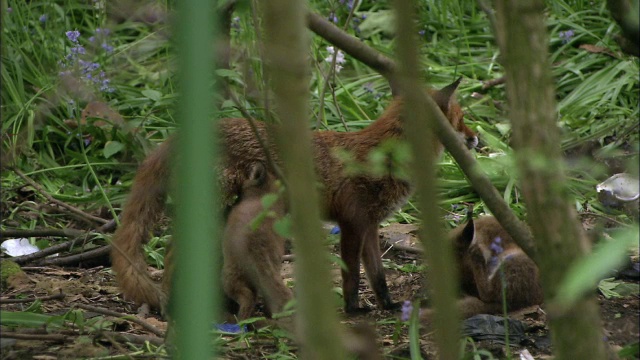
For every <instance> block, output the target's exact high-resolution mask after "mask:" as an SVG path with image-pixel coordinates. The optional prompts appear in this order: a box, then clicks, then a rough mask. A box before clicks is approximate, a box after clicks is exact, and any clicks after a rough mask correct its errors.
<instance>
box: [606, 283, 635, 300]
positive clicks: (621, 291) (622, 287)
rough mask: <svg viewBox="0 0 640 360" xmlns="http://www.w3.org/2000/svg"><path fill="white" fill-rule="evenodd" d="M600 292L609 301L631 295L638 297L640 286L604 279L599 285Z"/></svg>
mask: <svg viewBox="0 0 640 360" xmlns="http://www.w3.org/2000/svg"><path fill="white" fill-rule="evenodd" d="M598 290H600V292H601V293H602V295H604V297H606V298H607V299H611V298H622V297H626V296H630V295H637V294H638V291H640V285H638V284H635V283H626V282H624V281H621V280H615V279H614V278H607V279H602V280H600V282H599V283H598Z"/></svg>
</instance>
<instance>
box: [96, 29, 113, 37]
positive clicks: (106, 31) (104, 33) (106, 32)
mask: <svg viewBox="0 0 640 360" xmlns="http://www.w3.org/2000/svg"><path fill="white" fill-rule="evenodd" d="M96 34H98V35H102V36H109V34H111V30H109V29H103V28H97V29H96Z"/></svg>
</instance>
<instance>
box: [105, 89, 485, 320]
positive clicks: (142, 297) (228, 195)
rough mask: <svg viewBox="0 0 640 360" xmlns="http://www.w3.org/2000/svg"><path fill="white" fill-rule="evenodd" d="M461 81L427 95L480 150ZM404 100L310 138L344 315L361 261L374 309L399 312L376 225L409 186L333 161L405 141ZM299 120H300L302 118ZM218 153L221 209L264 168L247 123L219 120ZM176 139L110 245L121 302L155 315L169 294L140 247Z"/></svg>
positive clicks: (162, 193)
mask: <svg viewBox="0 0 640 360" xmlns="http://www.w3.org/2000/svg"><path fill="white" fill-rule="evenodd" d="M460 80H461V79H458V80H457V81H455V82H454V83H452V84H450V85H448V86H446V87H444V88H443V89H440V90H430V91H429V94H430V95H431V97H432V98H433V100H434V101H435V102H436V104H437V105H438V106H439V107H440V109H441V110H442V112H443V113H444V114H445V115H446V117H447V118H448V119H449V122H450V123H451V126H453V128H454V129H455V130H456V131H458V132H459V133H460V134H461V137H462V138H463V139H464V140H465V141H466V143H467V145H468V146H469V147H471V146H475V144H477V138H476V135H475V133H474V132H473V131H472V130H471V129H469V128H468V127H467V126H466V125H465V124H464V122H463V119H462V116H463V113H462V109H461V108H460V106H459V105H458V104H457V102H456V100H455V90H456V89H457V87H458V85H459V83H460ZM403 108H404V107H403V101H402V99H401V98H396V99H394V100H393V101H392V102H391V104H390V105H389V107H388V108H387V109H386V110H385V111H384V113H383V114H382V115H381V116H380V117H379V118H378V119H377V120H376V121H374V122H373V123H372V124H371V125H370V126H368V127H367V128H365V129H362V130H360V131H354V132H335V131H316V132H314V133H313V139H312V141H313V143H312V146H313V153H314V163H315V169H316V173H317V176H318V179H319V180H320V182H321V184H322V187H321V190H320V193H321V203H322V206H323V209H324V214H325V216H326V217H327V218H328V219H330V220H334V221H336V222H337V223H338V225H339V226H340V229H341V235H340V248H341V255H342V259H343V261H344V262H345V264H346V270H343V271H342V280H343V284H342V287H343V295H344V299H345V311H346V312H355V311H357V310H359V309H360V308H359V304H358V284H359V278H360V272H359V269H360V259H362V261H363V262H364V267H365V271H366V273H367V277H368V278H369V282H370V284H371V286H372V288H373V290H374V293H375V296H376V299H377V302H378V306H380V307H382V308H384V309H390V308H395V307H397V304H394V303H393V302H392V301H391V297H390V296H389V290H388V288H387V283H386V280H385V273H384V268H383V266H382V259H381V252H380V246H379V239H378V226H379V224H380V222H381V221H382V220H384V219H385V218H386V217H387V216H389V215H390V214H391V213H392V212H393V211H394V210H396V209H397V208H398V207H400V206H401V205H403V204H404V202H405V201H406V200H407V198H408V197H409V195H410V194H411V193H412V185H411V183H410V182H408V181H407V180H406V179H400V178H397V177H394V175H393V174H386V175H381V176H373V175H366V174H360V175H348V174H346V173H345V171H344V167H345V164H344V162H343V161H342V160H340V159H339V158H338V157H336V155H335V150H336V149H343V150H346V151H349V152H350V153H351V154H353V155H354V157H355V158H356V160H357V161H361V162H364V161H366V159H367V156H368V154H369V153H370V151H371V150H373V149H375V148H376V147H377V146H379V145H380V144H381V143H384V142H386V141H388V140H393V139H402V138H403V137H404V134H403V120H402V118H403V111H404V110H403ZM301 120H302V119H301ZM256 125H257V132H258V134H260V137H261V138H262V139H264V140H265V142H266V144H267V147H268V148H269V151H270V153H271V158H272V159H274V161H275V162H276V163H279V159H278V156H277V154H276V152H275V146H274V145H273V142H272V141H271V139H270V138H269V134H268V132H267V130H266V125H265V124H264V123H258V124H256ZM218 126H219V134H220V139H221V147H220V148H221V149H222V150H223V151H224V156H223V159H222V165H221V168H222V170H221V174H220V179H221V189H222V196H223V199H222V203H223V206H225V207H227V208H229V207H231V206H232V205H233V199H234V198H235V197H236V196H237V195H238V194H240V193H241V189H242V186H243V184H244V183H245V181H246V180H247V174H249V173H250V172H251V167H252V166H253V164H254V163H256V162H262V163H267V161H266V156H265V153H264V151H263V148H262V147H261V145H260V142H259V141H258V140H257V138H256V136H255V133H254V132H253V131H252V129H251V126H250V124H249V122H248V121H247V120H246V119H222V120H220V121H219V122H218ZM173 142H174V140H173V139H170V140H168V141H166V142H165V143H164V144H162V145H161V146H160V147H159V148H158V149H156V150H155V151H154V152H152V153H151V154H150V155H149V156H148V157H147V159H146V160H145V161H144V162H143V163H142V165H141V166H140V168H139V169H138V172H137V174H136V177H135V179H134V184H133V187H132V189H131V194H130V196H129V198H128V200H127V203H126V205H125V208H124V212H123V214H122V223H121V226H120V228H119V229H118V231H117V232H116V234H115V236H114V238H113V247H114V250H113V251H112V254H111V255H112V264H113V270H114V271H115V272H116V275H117V281H118V283H119V284H120V287H121V289H122V291H123V293H124V295H125V296H126V297H128V298H130V299H131V300H134V301H135V302H137V303H148V304H149V305H150V306H152V307H156V308H159V307H161V306H163V304H164V303H165V301H166V298H167V297H166V294H165V293H164V292H162V291H161V290H160V288H159V286H158V285H157V284H156V283H154V282H153V281H152V280H151V279H150V277H149V275H148V273H147V271H146V263H145V261H144V256H143V252H142V244H143V243H144V242H146V241H147V240H148V238H149V233H150V231H151V230H152V228H153V225H154V224H155V223H156V222H157V220H158V217H159V216H160V214H161V213H162V211H163V209H164V206H165V200H166V196H167V191H168V188H169V179H170V170H171V166H170V163H171V161H170V158H171V154H172V152H173V145H172V144H173ZM442 150H443V147H442V144H440V143H439V142H434V144H433V151H434V152H435V153H437V154H440V153H441V152H442Z"/></svg>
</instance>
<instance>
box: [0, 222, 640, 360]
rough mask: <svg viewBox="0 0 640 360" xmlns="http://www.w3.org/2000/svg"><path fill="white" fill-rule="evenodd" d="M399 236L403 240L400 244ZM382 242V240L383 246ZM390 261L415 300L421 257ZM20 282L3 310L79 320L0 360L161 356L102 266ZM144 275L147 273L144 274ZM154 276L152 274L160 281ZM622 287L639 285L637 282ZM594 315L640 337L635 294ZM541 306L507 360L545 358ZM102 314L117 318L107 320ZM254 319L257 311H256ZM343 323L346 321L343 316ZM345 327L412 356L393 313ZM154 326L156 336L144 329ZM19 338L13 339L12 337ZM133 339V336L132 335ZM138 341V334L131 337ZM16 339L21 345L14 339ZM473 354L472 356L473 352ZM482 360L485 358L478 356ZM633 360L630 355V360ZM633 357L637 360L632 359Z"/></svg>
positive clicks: (229, 351)
mask: <svg viewBox="0 0 640 360" xmlns="http://www.w3.org/2000/svg"><path fill="white" fill-rule="evenodd" d="M414 229H415V226H413V225H400V224H394V225H391V226H390V227H389V228H386V229H383V230H382V231H381V233H382V234H383V237H384V238H386V239H387V240H389V239H391V240H393V241H398V240H399V239H400V240H401V241H400V242H401V243H402V242H407V246H412V245H415V244H412V243H411V242H415V237H414V235H412V234H411V233H412V232H413V231H414ZM401 238H404V239H401ZM386 243H388V242H386ZM385 258H386V259H388V260H390V261H389V262H387V264H395V265H394V266H390V267H391V268H394V269H391V268H389V269H387V282H388V284H389V286H390V290H391V293H392V297H393V299H394V300H395V301H404V300H410V299H414V298H415V297H416V296H417V294H419V293H420V291H421V288H422V278H421V273H420V272H407V271H403V270H401V269H403V265H412V264H416V263H419V262H420V255H419V254H416V253H413V252H409V251H406V250H398V249H395V248H394V249H391V250H389V251H388V252H387V253H386V254H385ZM292 265H293V264H292V263H290V262H285V264H284V266H283V277H284V278H285V281H290V280H292V268H293V266H292ZM23 270H24V271H25V275H26V276H20V277H18V278H13V279H12V280H11V281H10V282H9V287H8V288H5V289H3V291H2V294H1V295H2V300H3V301H2V310H4V311H24V310H25V309H26V308H27V307H29V306H30V305H31V304H32V302H27V303H6V299H24V298H43V297H47V296H52V295H53V296H55V295H58V294H60V293H62V294H64V297H59V298H54V299H48V300H43V301H42V303H41V304H39V311H41V313H43V314H48V315H64V314H67V315H66V319H67V321H69V316H68V314H69V312H70V310H72V309H74V308H75V309H83V315H82V318H83V320H82V321H80V322H78V321H74V324H75V325H73V326H71V327H69V326H67V327H65V328H64V329H61V328H59V329H54V328H52V327H51V326H49V329H48V331H47V330H45V328H44V327H42V326H40V327H36V328H31V329H25V328H23V327H21V328H10V327H7V326H4V327H2V333H3V334H4V335H3V336H2V359H31V358H33V359H60V358H69V359H71V358H103V357H107V356H114V355H125V356H126V355H129V356H133V357H134V358H155V357H161V356H162V355H163V354H166V349H163V347H162V346H160V347H159V348H158V347H156V346H153V345H144V340H151V343H152V344H153V343H156V344H161V343H162V340H161V338H159V337H158V336H157V334H158V333H159V332H164V331H165V330H166V326H167V323H166V322H164V321H163V320H162V319H161V317H159V315H158V314H155V313H151V314H149V313H148V312H145V311H140V310H141V309H137V308H136V306H134V305H133V304H132V303H130V302H127V301H124V300H123V299H122V298H121V296H120V295H119V290H118V288H117V285H116V283H115V279H114V276H113V273H112V272H111V271H110V269H109V268H108V267H101V266H99V267H94V268H87V269H80V268H59V267H24V268H23ZM149 270H150V271H151V270H153V269H152V268H149ZM159 273H160V272H159V271H155V275H156V276H157V275H159ZM333 275H334V285H335V286H336V287H338V288H339V287H340V284H341V280H340V272H339V269H338V268H337V267H334V269H333ZM361 275H362V276H361V286H360V293H361V301H362V302H363V303H364V304H366V305H370V306H371V307H372V308H374V309H375V305H374V303H375V299H374V296H373V293H372V292H371V290H370V288H369V286H368V284H367V282H366V280H365V277H364V273H363V274H361ZM626 281H629V282H633V281H635V282H636V283H637V280H629V279H627V280H626ZM598 301H599V303H600V309H601V311H600V313H601V318H602V323H603V326H604V329H605V338H606V339H605V340H606V341H607V342H608V343H609V344H610V345H611V346H612V348H613V349H617V350H619V349H621V348H623V347H625V346H627V345H629V344H632V343H634V342H637V341H638V338H639V337H640V325H639V320H640V319H639V316H640V298H639V297H638V295H637V294H636V295H633V296H630V297H623V298H615V297H613V298H605V297H604V296H603V295H602V294H598ZM543 309H544V306H543V307H542V308H540V307H538V306H535V307H532V308H527V309H524V310H520V311H517V312H515V313H512V314H510V318H511V319H515V320H519V321H521V322H522V323H524V325H525V327H524V329H525V332H524V334H521V335H523V336H522V337H521V338H520V339H519V340H518V341H517V342H516V343H512V346H511V354H512V356H513V358H520V359H527V358H526V357H521V356H520V354H521V352H522V351H523V350H527V351H528V352H529V353H530V354H531V355H532V356H533V358H535V359H548V358H551V357H552V356H551V353H552V346H551V340H550V337H549V328H548V325H547V323H546V315H545V312H544V310H543ZM108 311H112V312H115V313H114V314H112V315H109V314H108ZM258 313H260V309H259V310H258ZM124 314H128V315H132V316H134V317H138V318H139V319H141V320H142V321H143V322H144V323H146V324H147V326H146V328H145V327H143V326H140V325H139V324H136V323H133V322H131V321H129V320H124V319H122V316H124ZM343 319H344V317H343ZM344 323H346V324H350V325H354V324H358V323H366V324H369V326H370V327H371V328H372V329H375V332H376V335H377V339H376V343H377V345H378V347H379V348H380V351H381V352H382V353H383V354H384V357H385V358H389V359H408V358H410V350H409V336H408V326H407V325H406V323H402V322H400V321H399V312H392V311H380V310H372V311H371V312H369V313H366V314H364V315H359V316H353V317H348V318H346V319H345V320H344ZM83 325H84V326H85V327H86V328H85V329H87V328H89V327H93V328H98V327H101V328H102V329H103V330H104V331H97V332H96V331H86V332H84V333H83ZM151 328H155V329H157V330H159V332H157V333H156V334H154V333H153V332H151V331H149V329H151ZM16 334H17V335H16ZM274 334H276V332H249V333H246V334H243V335H231V334H229V335H221V342H220V343H224V344H223V345H222V354H221V355H220V358H224V359H259V358H265V357H266V356H269V355H273V354H280V355H282V356H278V357H277V358H287V356H284V355H285V354H289V355H291V354H295V353H296V352H297V347H296V345H295V344H294V342H293V341H291V340H290V339H289V338H288V337H287V336H282V335H280V336H275V335H274ZM130 335H133V336H130ZM136 335H137V336H136ZM432 335H433V333H432V332H431V331H429V330H428V329H422V331H421V336H420V347H421V350H422V357H423V358H424V359H435V358H436V355H435V354H436V349H435V344H434V342H433V336H432ZM15 337H19V338H20V339H14V338H15ZM501 340H502V339H500V337H498V338H497V340H476V341H473V342H467V345H466V351H467V352H471V353H473V351H474V350H473V348H474V347H475V349H478V350H480V349H483V350H486V351H488V352H490V353H491V354H492V355H493V356H494V357H495V358H505V357H506V355H505V354H506V353H505V345H504V344H503V343H502V341H501ZM475 353H476V354H478V351H476V352H475ZM482 358H483V359H484V358H487V357H485V356H483V357H482ZM630 358H634V356H632V357H630ZM635 358H637V357H635Z"/></svg>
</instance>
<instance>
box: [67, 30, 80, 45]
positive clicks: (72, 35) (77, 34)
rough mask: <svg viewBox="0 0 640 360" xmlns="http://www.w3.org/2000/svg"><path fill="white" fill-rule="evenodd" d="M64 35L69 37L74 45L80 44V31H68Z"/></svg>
mask: <svg viewBox="0 0 640 360" xmlns="http://www.w3.org/2000/svg"><path fill="white" fill-rule="evenodd" d="M64 34H65V35H67V39H69V40H71V42H72V43H76V44H77V43H78V38H79V37H80V31H78V30H73V31H67V32H66V33H64Z"/></svg>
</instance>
